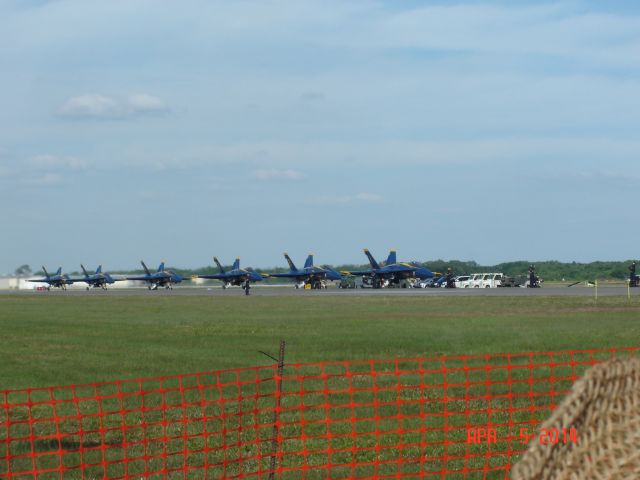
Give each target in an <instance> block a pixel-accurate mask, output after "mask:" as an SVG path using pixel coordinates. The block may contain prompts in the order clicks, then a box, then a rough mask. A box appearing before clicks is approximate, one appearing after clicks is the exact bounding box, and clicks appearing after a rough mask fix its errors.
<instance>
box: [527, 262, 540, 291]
mask: <svg viewBox="0 0 640 480" xmlns="http://www.w3.org/2000/svg"><path fill="white" fill-rule="evenodd" d="M537 286H538V279H537V278H536V267H535V266H534V265H533V264H531V265H529V288H536V287H537Z"/></svg>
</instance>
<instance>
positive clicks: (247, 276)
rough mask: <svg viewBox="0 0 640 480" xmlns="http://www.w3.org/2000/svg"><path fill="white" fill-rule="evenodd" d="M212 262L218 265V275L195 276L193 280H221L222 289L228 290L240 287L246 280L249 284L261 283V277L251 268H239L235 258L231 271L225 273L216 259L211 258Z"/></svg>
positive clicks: (237, 259) (238, 260)
mask: <svg viewBox="0 0 640 480" xmlns="http://www.w3.org/2000/svg"><path fill="white" fill-rule="evenodd" d="M213 261H214V262H216V265H218V269H219V270H220V273H216V274H214V275H195V278H207V279H213V280H221V281H222V288H228V287H230V286H232V285H236V286H242V285H244V284H245V282H246V281H247V280H249V282H261V281H262V275H260V274H259V273H258V272H256V271H255V270H253V269H252V268H240V259H239V258H236V261H235V262H233V266H232V267H231V270H229V271H225V269H224V267H223V266H222V265H221V264H220V262H219V261H218V259H217V258H216V257H213Z"/></svg>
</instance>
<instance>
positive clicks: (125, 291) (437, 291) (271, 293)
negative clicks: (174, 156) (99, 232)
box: [0, 286, 640, 298]
mask: <svg viewBox="0 0 640 480" xmlns="http://www.w3.org/2000/svg"><path fill="white" fill-rule="evenodd" d="M594 293H595V292H594V289H593V288H587V287H581V286H576V287H551V288H483V289H468V288H460V289H451V290H448V289H444V288H385V289H380V290H373V289H370V288H355V289H340V288H336V287H329V288H327V289H324V290H302V289H296V288H294V287H292V286H287V287H272V286H266V287H263V286H256V287H252V288H251V296H256V297H263V296H264V297H291V296H343V297H349V296H351V297H369V296H379V295H386V296H401V297H403V296H407V297H415V296H419V297H534V296H539V297H545V296H553V297H593V296H594ZM0 295H19V296H68V297H75V296H99V295H108V296H114V297H129V296H150V297H152V296H207V297H209V296H210V297H228V296H244V291H243V290H241V289H240V287H232V288H229V289H226V290H223V289H222V288H221V287H180V286H177V287H175V288H174V289H173V290H166V289H159V290H155V291H149V290H148V289H146V288H122V289H117V288H116V289H112V290H107V291H105V290H100V289H92V290H89V291H87V290H80V289H70V290H66V291H61V290H58V289H51V291H46V290H44V291H36V290H0ZM626 295H627V287H624V286H606V287H598V296H601V297H612V296H626ZM631 295H632V296H633V297H639V298H640V289H637V288H632V289H631Z"/></svg>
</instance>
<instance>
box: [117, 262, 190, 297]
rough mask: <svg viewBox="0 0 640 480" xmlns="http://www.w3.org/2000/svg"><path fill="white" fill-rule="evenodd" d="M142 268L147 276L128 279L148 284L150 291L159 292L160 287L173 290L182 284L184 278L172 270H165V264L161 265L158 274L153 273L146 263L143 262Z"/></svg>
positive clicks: (128, 278)
mask: <svg viewBox="0 0 640 480" xmlns="http://www.w3.org/2000/svg"><path fill="white" fill-rule="evenodd" d="M140 263H141V264H142V268H144V271H145V275H142V276H139V277H127V280H140V281H143V282H147V288H148V289H149V290H157V289H158V287H164V288H166V289H168V290H172V289H173V285H174V284H176V283H180V282H182V280H184V277H182V276H181V275H179V274H177V273H176V272H174V271H172V270H165V268H164V262H162V263H161V264H160V266H159V267H158V270H157V271H156V272H153V273H151V272H150V271H149V269H148V268H147V266H146V265H145V264H144V262H143V261H142V260H141V261H140Z"/></svg>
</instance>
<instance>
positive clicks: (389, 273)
mask: <svg viewBox="0 0 640 480" xmlns="http://www.w3.org/2000/svg"><path fill="white" fill-rule="evenodd" d="M364 254H365V255H366V256H367V258H368V259H369V264H370V265H371V269H369V270H362V271H359V272H349V273H350V274H352V275H360V276H368V277H371V279H372V280H373V288H382V287H383V286H385V285H389V284H396V285H397V284H399V283H400V282H401V281H402V280H405V279H408V278H420V279H422V280H424V279H427V278H432V277H433V273H431V271H430V270H429V269H428V268H425V267H423V266H421V265H419V264H417V263H398V261H397V260H396V251H395V250H391V251H390V252H389V256H388V257H387V261H386V262H384V265H380V264H378V262H376V259H375V258H373V255H371V252H370V251H369V249H367V248H365V249H364Z"/></svg>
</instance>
